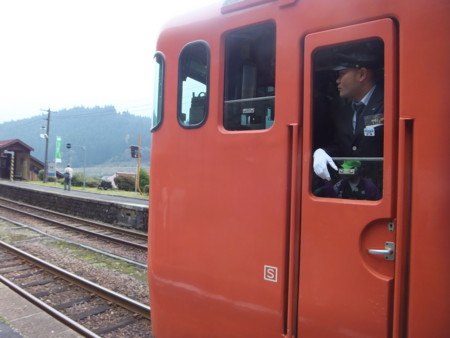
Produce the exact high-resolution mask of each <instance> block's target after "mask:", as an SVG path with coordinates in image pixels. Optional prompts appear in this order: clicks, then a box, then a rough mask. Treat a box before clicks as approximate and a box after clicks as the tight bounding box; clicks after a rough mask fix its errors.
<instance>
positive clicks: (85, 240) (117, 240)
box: [0, 198, 147, 265]
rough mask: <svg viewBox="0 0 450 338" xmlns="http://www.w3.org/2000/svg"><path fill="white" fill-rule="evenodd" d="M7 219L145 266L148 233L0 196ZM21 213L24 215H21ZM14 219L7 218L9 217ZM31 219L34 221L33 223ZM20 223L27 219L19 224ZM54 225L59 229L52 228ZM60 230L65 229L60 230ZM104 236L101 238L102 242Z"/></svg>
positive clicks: (3, 213) (0, 205) (1, 206)
mask: <svg viewBox="0 0 450 338" xmlns="http://www.w3.org/2000/svg"><path fill="white" fill-rule="evenodd" d="M0 208H1V209H2V210H3V212H2V215H3V219H5V220H7V221H10V222H14V223H16V224H19V225H22V226H27V227H32V228H36V229H38V230H39V231H43V232H44V233H46V234H49V235H54V236H57V237H58V238H62V239H68V240H71V241H75V242H76V243H77V244H78V243H80V244H83V245H84V246H88V247H89V248H97V249H99V250H102V251H106V252H110V253H111V254H114V255H116V256H119V257H123V258H126V259H130V260H131V261H132V262H136V263H137V264H139V265H145V262H146V256H147V234H145V233H141V232H137V231H132V230H129V229H122V228H117V227H114V226H111V225H108V224H104V223H100V222H95V221H90V220H86V219H82V218H79V217H75V216H70V215H65V214H62V213H58V212H54V211H51V210H47V209H42V208H38V207H34V206H31V205H28V204H24V203H20V202H15V201H12V200H8V199H5V198H0ZM18 215H20V216H18ZM8 216H9V217H10V218H5V217H8ZM30 218H32V219H33V220H34V221H33V222H32V223H30ZM19 222H25V224H23V223H19ZM49 225H51V226H52V227H54V228H55V230H51V227H49ZM57 229H60V230H61V231H58V230H57ZM99 239H100V241H99Z"/></svg>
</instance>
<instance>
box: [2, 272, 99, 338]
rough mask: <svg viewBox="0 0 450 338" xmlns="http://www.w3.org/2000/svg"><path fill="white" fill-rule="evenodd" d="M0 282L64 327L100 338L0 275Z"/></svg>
mask: <svg viewBox="0 0 450 338" xmlns="http://www.w3.org/2000/svg"><path fill="white" fill-rule="evenodd" d="M0 282H2V283H3V284H5V285H6V286H7V287H9V288H10V289H11V290H13V291H14V292H16V293H18V294H19V295H21V296H22V297H23V298H25V299H27V300H28V301H29V302H31V303H33V304H34V305H36V306H37V307H39V308H41V309H42V310H44V311H45V312H46V313H48V314H49V315H50V316H52V317H53V318H56V319H57V320H59V321H60V322H62V323H63V324H65V325H66V326H68V327H70V328H71V329H72V330H74V331H76V332H78V333H80V334H82V335H83V336H84V337H89V338H100V336H99V335H97V334H95V333H94V332H92V331H91V330H89V329H88V328H86V327H84V326H83V325H80V324H78V323H77V322H76V321H74V320H73V319H71V318H69V317H67V316H66V315H64V314H63V313H61V312H59V311H58V310H55V309H54V308H52V307H51V306H49V305H47V304H46V303H45V302H43V301H41V300H40V299H39V298H36V297H35V296H33V295H32V294H31V293H29V292H27V291H25V290H24V289H22V288H21V287H20V286H18V285H17V284H14V283H13V282H11V281H10V280H9V279H7V278H5V277H3V276H1V275H0Z"/></svg>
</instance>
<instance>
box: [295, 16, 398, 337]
mask: <svg viewBox="0 0 450 338" xmlns="http://www.w3.org/2000/svg"><path fill="white" fill-rule="evenodd" d="M395 36H396V29H395V25H394V23H393V22H392V21H391V20H390V19H382V20H377V21H373V22H367V23H362V24H357V25H354V26H348V27H344V28H338V29H333V30H329V31H323V32H318V33H313V34H310V35H308V36H306V38H305V49H304V50H305V58H304V72H305V73H304V75H305V77H304V79H305V80H304V109H303V112H304V142H303V146H302V147H303V149H302V153H303V155H304V159H303V161H302V181H303V184H302V192H301V196H302V202H301V223H300V270H299V297H298V315H297V330H298V331H297V332H298V336H300V337H387V336H390V332H391V329H392V308H393V297H394V267H395V247H396V244H397V243H396V230H397V229H396V222H395V220H396V198H395V196H396V176H395V173H396V167H397V163H396V153H395V149H396V142H397V135H396V132H395V130H396V128H397V122H396V119H397V115H398V113H397V110H396V94H395V93H396V90H397V89H396V80H395V79H396V63H395V60H396V38H395ZM364 50H369V51H372V52H373V53H375V54H374V55H377V57H376V58H373V59H372V58H370V57H369V58H368V59H367V58H365V56H361V55H365V54H364V53H363V51H364ZM361 53H362V54H361ZM355 56H356V57H357V58H359V60H360V61H361V63H360V64H358V63H355V62H354V57H355ZM352 58H353V59H352ZM346 62H347V63H346ZM370 62H373V65H371V64H370ZM349 68H351V69H362V68H369V69H372V70H371V71H372V76H373V77H374V79H378V82H376V83H377V84H376V86H375V87H374V88H375V92H372V97H374V95H379V94H376V91H378V92H380V91H381V95H382V96H383V95H384V114H383V103H382V107H381V110H380V106H379V105H378V107H377V108H372V109H373V111H371V112H369V113H367V112H366V113H364V116H363V117H357V118H356V119H359V120H358V121H359V123H362V125H361V126H360V127H356V130H357V129H358V128H361V130H360V133H361V136H360V138H361V139H360V140H359V141H361V142H359V143H358V142H356V141H354V140H350V141H349V140H346V141H345V140H344V141H342V140H341V141H342V142H344V143H345V142H347V143H349V142H350V143H351V142H354V143H353V145H352V144H345V146H349V147H350V148H349V149H350V150H349V151H347V150H346V149H344V148H345V147H344V146H343V145H342V144H339V141H338V140H339V137H341V136H342V135H337V133H339V132H340V130H341V129H339V128H338V126H339V125H340V124H342V123H344V122H347V123H348V124H349V125H351V123H352V122H355V121H354V119H355V118H354V116H355V115H353V116H352V115H349V116H348V117H346V116H347V115H345V116H344V115H343V113H341V111H344V106H345V105H346V104H347V103H346V102H345V101H349V98H348V97H346V95H344V93H343V90H344V89H343V88H341V84H340V81H341V80H338V77H340V76H343V74H344V73H345V72H346V70H345V69H349ZM339 72H341V73H339ZM383 87H384V88H383ZM377 88H378V89H377ZM348 104H350V102H348ZM369 105H370V104H367V105H366V107H368V106H369ZM355 114H356V113H355ZM352 119H353V121H352ZM354 128H355V127H354ZM353 133H355V131H353ZM350 137H351V136H350ZM377 139H378V140H377ZM376 140H377V144H378V146H379V148H378V150H375V148H376V147H377V146H376V145H371V146H370V147H371V148H370V149H369V150H367V151H366V153H364V152H359V151H358V150H359V149H358V147H363V144H364V142H366V143H367V142H368V143H370V142H372V141H376ZM342 142H341V143H342ZM374 144H375V143H374ZM333 147H334V150H331V149H333ZM374 147H375V148H374ZM318 148H323V149H324V150H325V152H326V153H328V154H329V156H330V157H331V158H332V160H333V162H334V163H335V165H336V167H337V170H334V169H332V168H331V167H330V166H328V171H329V173H330V178H329V180H327V179H322V178H319V177H318V176H317V175H316V174H315V172H314V168H313V161H314V159H313V154H314V152H315V150H316V149H318ZM352 151H353V153H352Z"/></svg>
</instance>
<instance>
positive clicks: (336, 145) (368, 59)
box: [313, 40, 384, 181]
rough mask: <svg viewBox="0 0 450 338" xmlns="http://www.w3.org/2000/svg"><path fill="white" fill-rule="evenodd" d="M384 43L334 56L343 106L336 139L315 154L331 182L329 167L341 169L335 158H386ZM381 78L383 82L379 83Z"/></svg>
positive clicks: (321, 171)
mask: <svg viewBox="0 0 450 338" xmlns="http://www.w3.org/2000/svg"><path fill="white" fill-rule="evenodd" d="M382 52H383V45H382V41H380V40H371V41H368V42H364V43H358V44H352V45H351V46H347V47H343V48H341V49H340V50H339V51H338V52H336V54H335V56H334V61H332V62H333V66H332V70H333V71H337V79H336V84H337V90H338V91H339V96H340V98H341V99H344V100H342V101H343V102H342V104H341V106H340V108H339V109H338V112H337V114H338V115H337V118H336V119H335V126H334V128H335V132H334V138H333V140H332V141H331V142H330V144H328V145H326V146H325V147H323V148H318V149H317V150H316V151H315V152H314V155H313V158H314V161H313V168H314V172H315V173H316V175H318V176H319V177H320V178H322V179H324V180H328V181H329V180H330V173H329V171H328V165H329V166H330V167H331V168H333V169H334V170H336V171H337V170H338V167H337V166H336V164H335V163H334V161H333V159H332V156H336V157H345V158H353V159H359V158H364V157H383V121H384V117H383V112H384V103H383V99H384V89H383V82H382V78H383V77H382V76H379V75H378V73H379V70H382V67H383V58H382ZM379 78H381V79H380V80H381V81H378V80H379Z"/></svg>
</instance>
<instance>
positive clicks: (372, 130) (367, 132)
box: [364, 126, 375, 136]
mask: <svg viewBox="0 0 450 338" xmlns="http://www.w3.org/2000/svg"><path fill="white" fill-rule="evenodd" d="M364 136H375V127H374V126H367V127H365V128H364Z"/></svg>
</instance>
